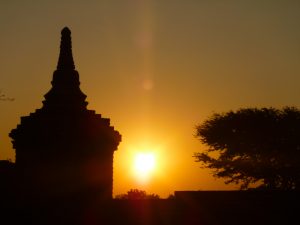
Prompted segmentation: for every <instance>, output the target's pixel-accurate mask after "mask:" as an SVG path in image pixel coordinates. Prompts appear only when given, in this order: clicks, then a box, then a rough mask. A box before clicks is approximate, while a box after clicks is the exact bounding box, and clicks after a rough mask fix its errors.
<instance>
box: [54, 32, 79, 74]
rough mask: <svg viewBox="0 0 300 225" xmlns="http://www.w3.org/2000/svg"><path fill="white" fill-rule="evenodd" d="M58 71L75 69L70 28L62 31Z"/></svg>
mask: <svg viewBox="0 0 300 225" xmlns="http://www.w3.org/2000/svg"><path fill="white" fill-rule="evenodd" d="M57 69H58V70H65V69H71V70H74V69H75V65H74V61H73V55H72V41H71V31H70V29H69V28H68V27H65V28H64V29H62V31H61V42H60V53H59V59H58V63H57Z"/></svg>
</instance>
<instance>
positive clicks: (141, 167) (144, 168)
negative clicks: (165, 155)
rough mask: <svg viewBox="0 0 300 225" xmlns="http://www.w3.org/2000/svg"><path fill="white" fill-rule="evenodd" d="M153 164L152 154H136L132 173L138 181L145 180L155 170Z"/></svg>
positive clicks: (153, 157) (154, 162)
mask: <svg viewBox="0 0 300 225" xmlns="http://www.w3.org/2000/svg"><path fill="white" fill-rule="evenodd" d="M155 164H156V161H155V156H154V154H153V153H150V152H142V153H137V154H136V155H135V158H134V172H135V174H136V176H137V177H138V178H139V179H140V180H142V181H144V180H147V178H149V176H150V175H151V173H152V172H153V170H154V169H155Z"/></svg>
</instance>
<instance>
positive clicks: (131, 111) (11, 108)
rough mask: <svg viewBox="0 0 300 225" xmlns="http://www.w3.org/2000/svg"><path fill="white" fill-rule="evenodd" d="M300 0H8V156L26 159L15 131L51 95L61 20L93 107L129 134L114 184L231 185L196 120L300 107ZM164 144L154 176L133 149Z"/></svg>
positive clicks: (3, 149)
mask: <svg viewBox="0 0 300 225" xmlns="http://www.w3.org/2000/svg"><path fill="white" fill-rule="evenodd" d="M299 12H300V1H296V0H295V1H293V0H282V1H280V0H269V1H267V0H235V1H234V0H232V1H230V0H228V1H227V0H226V1H225V0H219V1H213V0H206V1H202V0H97V1H96V0H95V1H86V0H85V1H84V0H82V1H79V0H72V1H71V0H70V1H66V0H65V1H63V0H51V1H50V0H47V1H46V0H44V1H43V0H40V1H33V0H27V1H20V0H18V1H17V0H1V1H0V40H1V41H0V90H2V92H4V93H5V94H6V95H8V96H9V97H14V98H15V101H13V102H3V101H1V102H0V108H1V110H0V118H1V126H0V159H6V158H11V159H14V151H13V150H12V145H11V144H10V139H9V138H8V133H9V132H10V130H11V129H13V128H15V127H16V125H17V124H18V123H19V122H20V117H21V116H26V115H29V113H30V112H34V111H35V109H37V108H40V107H41V106H42V101H43V95H44V94H45V93H46V92H47V91H48V90H49V89H50V88H51V84H50V82H51V79H52V73H53V71H54V70H55V68H56V63H57V60H58V54H59V42H60V31H61V29H62V28H63V27H65V26H68V27H69V28H70V29H71V31H72V41H73V56H74V60H75V64H76V69H77V70H78V72H79V74H80V80H81V89H82V91H83V92H84V93H85V94H86V95H87V96H88V98H87V101H88V102H89V105H88V108H89V109H95V110H96V112H97V113H101V114H102V115H103V116H104V117H108V118H110V119H111V124H112V125H113V126H114V127H115V128H116V129H117V130H118V131H119V132H120V133H121V134H122V136H123V141H122V143H121V145H120V146H119V149H118V151H117V152H116V153H115V157H114V158H115V160H114V193H115V194H119V193H125V192H126V191H127V190H129V189H131V188H139V189H143V190H146V191H147V192H152V193H157V194H159V195H161V196H163V197H166V196H168V194H170V193H173V192H174V191H175V190H199V189H202V190H206V189H226V188H227V189H228V188H233V187H228V186H225V185H224V184H223V183H222V181H219V180H214V178H212V177H211V174H210V172H209V171H205V170H202V169H201V168H199V166H200V165H199V164H198V163H195V162H194V158H193V157H192V156H193V153H194V152H197V151H200V150H201V149H203V147H204V146H202V145H201V144H200V142H199V141H197V140H196V139H195V137H194V136H193V135H194V132H195V126H196V125H197V124H199V123H201V122H202V121H203V120H205V119H206V118H208V117H209V115H211V114H212V113H213V112H224V111H228V110H235V109H238V108H240V107H256V106H257V107H263V106H266V107H269V106H274V107H282V106H286V105H289V106H297V107H299V106H300V76H299V75H300V63H299V62H300V13H299ZM140 150H143V151H144V150H149V151H154V152H155V153H156V156H157V171H156V172H155V173H154V174H153V176H152V177H151V179H149V181H148V183H144V184H141V183H139V182H138V181H137V180H136V178H135V177H134V176H133V174H132V172H131V170H132V157H133V154H134V153H135V152H137V151H140Z"/></svg>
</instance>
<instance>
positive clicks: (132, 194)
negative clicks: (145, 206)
mask: <svg viewBox="0 0 300 225" xmlns="http://www.w3.org/2000/svg"><path fill="white" fill-rule="evenodd" d="M159 198H160V197H159V196H158V195H157V194H147V193H146V191H143V190H138V189H131V190H129V191H128V192H127V193H126V194H121V195H117V196H116V199H127V200H142V199H159Z"/></svg>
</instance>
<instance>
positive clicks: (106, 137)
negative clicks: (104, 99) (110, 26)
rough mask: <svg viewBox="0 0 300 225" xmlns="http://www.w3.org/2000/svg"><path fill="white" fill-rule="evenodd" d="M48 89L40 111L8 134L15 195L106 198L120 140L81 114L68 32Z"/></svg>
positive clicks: (98, 120)
mask: <svg viewBox="0 0 300 225" xmlns="http://www.w3.org/2000/svg"><path fill="white" fill-rule="evenodd" d="M51 84H52V88H51V89H50V91H49V92H48V93H47V94H46V95H45V96H44V97H45V100H44V101H43V106H42V108H40V109H37V110H36V111H35V112H34V113H30V115H29V116H24V117H21V123H20V124H19V125H18V126H17V128H16V129H13V130H12V131H11V133H10V134H9V136H10V137H11V138H12V143H13V147H14V149H15V151H16V162H15V169H16V178H17V179H16V180H17V181H18V182H17V186H18V187H19V188H18V189H19V193H22V195H24V196H25V197H30V198H36V199H43V198H54V197H59V198H60V197H65V196H77V197H78V196H80V197H83V198H86V197H92V198H97V199H100V200H106V199H111V198H112V188H113V153H114V151H115V150H117V147H118V145H119V143H120V141H121V135H120V134H119V132H118V131H116V130H115V129H114V127H112V126H111V125H110V120H109V119H107V118H102V117H101V115H100V114H96V113H95V111H94V110H88V109H87V104H88V103H87V102H86V101H85V99H86V95H85V94H84V93H83V92H82V91H81V90H80V87H79V86H80V82H79V74H78V72H77V71H76V70H75V65H74V61H73V56H72V43H71V31H70V30H69V29H68V28H67V27H65V28H64V29H63V30H62V31H61V44H60V54H59V60H58V64H57V68H56V70H55V71H54V73H53V80H52V82H51Z"/></svg>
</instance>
